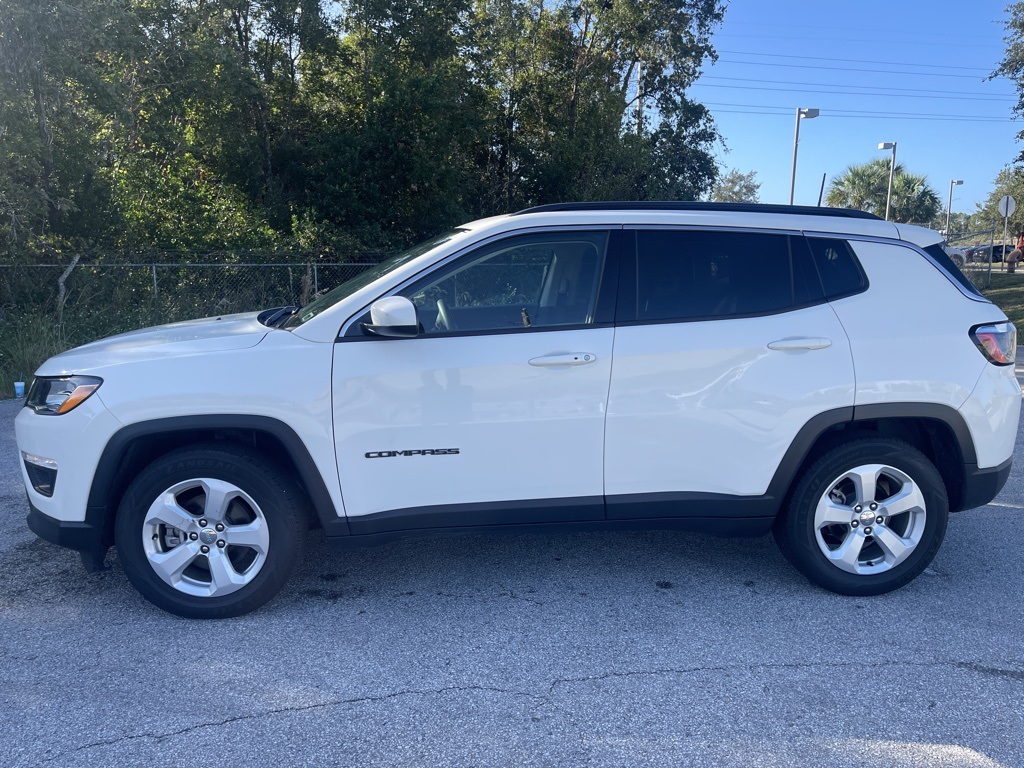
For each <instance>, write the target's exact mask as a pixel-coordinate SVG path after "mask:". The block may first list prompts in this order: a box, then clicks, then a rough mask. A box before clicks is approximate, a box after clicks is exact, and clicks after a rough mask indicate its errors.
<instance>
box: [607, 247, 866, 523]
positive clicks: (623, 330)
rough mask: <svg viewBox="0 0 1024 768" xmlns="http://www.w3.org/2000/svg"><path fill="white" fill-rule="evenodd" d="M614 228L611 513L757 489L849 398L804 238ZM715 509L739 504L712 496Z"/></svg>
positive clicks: (831, 320)
mask: <svg viewBox="0 0 1024 768" xmlns="http://www.w3.org/2000/svg"><path fill="white" fill-rule="evenodd" d="M625 234H626V238H625V243H626V245H624V252H623V253H624V255H623V271H622V276H621V278H620V294H619V308H618V312H617V328H616V339H615V364H614V369H613V373H612V381H611V390H610V398H609V405H608V419H607V430H606V436H605V443H606V456H605V490H606V493H607V502H608V516H609V518H613V519H614V518H631V517H677V516H690V515H698V516H699V515H701V514H703V513H706V512H707V511H708V509H710V508H708V507H706V505H705V507H702V505H701V504H700V503H697V504H683V503H682V502H687V501H691V502H709V501H711V502H714V501H718V502H722V501H728V499H738V498H749V499H756V498H757V497H760V496H761V495H763V494H765V493H766V491H767V489H768V486H769V483H770V482H771V480H772V477H773V475H774V474H775V470H776V469H777V468H778V466H779V464H780V462H781V460H782V457H783V455H784V454H785V452H786V450H787V449H788V448H789V446H790V444H791V443H792V442H793V439H794V437H795V436H796V434H797V432H798V431H799V430H800V429H801V427H803V426H804V425H805V424H806V423H807V422H808V421H809V420H810V419H811V418H812V417H814V416H815V415H817V414H820V413H822V412H824V411H828V410H831V409H836V408H843V407H848V406H852V405H853V394H854V371H853V362H852V359H851V354H850V345H849V342H848V340H847V336H846V333H845V332H844V330H843V328H842V326H841V324H840V323H839V320H838V319H837V317H836V315H835V312H833V310H832V308H831V307H830V306H829V304H828V303H827V302H826V301H825V299H824V296H823V290H822V286H821V280H820V278H819V275H818V270H817V269H816V267H815V264H814V259H813V256H812V254H811V252H810V250H809V248H808V245H807V243H806V242H805V239H804V238H803V237H802V236H801V235H799V234H785V233H766V232H737V231H716V230H696V229H646V228H641V229H636V230H634V231H629V230H627V232H626V233H625ZM627 254H628V256H627ZM702 509H703V512H702ZM723 513H724V514H727V515H729V514H733V515H736V516H744V515H745V514H747V513H746V512H745V511H744V508H743V507H742V505H738V506H730V505H729V504H724V505H722V504H718V505H717V506H716V508H715V511H714V514H716V515H717V514H723Z"/></svg>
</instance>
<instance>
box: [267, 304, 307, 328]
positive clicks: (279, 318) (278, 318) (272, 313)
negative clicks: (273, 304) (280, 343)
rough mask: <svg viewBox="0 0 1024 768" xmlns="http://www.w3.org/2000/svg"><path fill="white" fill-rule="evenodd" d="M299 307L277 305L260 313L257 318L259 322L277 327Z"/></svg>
mask: <svg viewBox="0 0 1024 768" xmlns="http://www.w3.org/2000/svg"><path fill="white" fill-rule="evenodd" d="M300 309H301V307H295V306H290V307H277V308H276V309H268V310H266V311H265V312H262V313H260V315H259V317H258V318H257V319H258V320H259V321H260V322H261V323H263V324H264V325H266V326H268V327H270V328H277V327H279V326H281V325H282V324H283V323H284V321H285V320H287V319H288V318H289V317H291V316H292V315H294V314H295V313H296V312H298V311H299V310H300Z"/></svg>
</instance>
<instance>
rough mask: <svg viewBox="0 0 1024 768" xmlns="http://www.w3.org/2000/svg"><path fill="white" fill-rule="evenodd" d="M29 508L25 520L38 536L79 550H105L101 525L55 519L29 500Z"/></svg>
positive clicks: (90, 551)
mask: <svg viewBox="0 0 1024 768" xmlns="http://www.w3.org/2000/svg"><path fill="white" fill-rule="evenodd" d="M29 509H30V511H29V513H28V517H27V518H26V522H27V523H28V527H29V528H30V529H31V531H32V533H34V534H35V535H36V536H38V537H39V538H41V539H44V540H45V541H49V542H50V543H52V544H57V545H59V546H62V547H67V548H68V549H75V550H78V551H79V552H89V553H92V552H97V551H99V550H103V551H104V552H105V551H106V550H107V545H106V544H104V542H103V526H102V525H94V524H92V523H89V522H84V523H80V522H68V521H66V520H56V519H54V518H52V517H50V516H49V515H47V514H46V513H44V512H41V511H40V510H38V509H37V508H36V507H35V506H34V505H33V504H32V502H31V501H30V502H29Z"/></svg>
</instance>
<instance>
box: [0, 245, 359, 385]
mask: <svg viewBox="0 0 1024 768" xmlns="http://www.w3.org/2000/svg"><path fill="white" fill-rule="evenodd" d="M377 261H379V259H377V258H374V260H372V261H371V260H360V261H348V262H346V261H343V260H341V259H336V258H335V259H323V258H313V257H311V256H309V255H306V254H284V255H280V254H273V255H262V256H261V255H260V254H245V255H242V256H240V255H238V254H234V255H220V256H212V257H211V256H209V255H206V256H203V257H201V260H200V259H196V260H193V261H189V260H186V259H180V258H179V259H178V260H167V259H164V260H156V259H154V260H151V261H148V262H145V261H142V260H139V259H131V258H125V257H120V258H116V257H114V258H112V257H109V256H104V257H95V256H93V257H88V256H83V257H79V258H78V259H71V260H68V261H67V262H65V263H63V264H57V263H42V262H38V261H31V260H24V261H20V262H16V263H7V264H0V396H4V395H7V394H9V393H10V392H9V390H10V389H11V388H10V382H13V381H14V380H16V379H18V378H19V377H20V376H22V375H24V376H28V377H31V373H32V371H34V370H35V367H36V366H38V365H39V363H41V362H42V361H43V360H45V359H46V358H47V357H49V356H51V355H53V354H55V353H57V352H59V351H62V350H63V349H66V348H68V347H70V346H75V345H77V344H82V343H85V342H88V341H92V340H94V339H98V338H102V337H104V336H109V335H111V334H114V333H120V332H123V331H128V330H133V329H135V328H142V327H145V326H149V325H156V324H160V323H168V322H174V321H177V320H190V319H194V318H199V317H210V316H216V315H225V314H231V313H235V312H249V311H253V310H259V309H266V308H268V307H279V306H285V305H289V304H299V305H301V304H305V303H308V302H309V301H310V300H311V299H313V298H314V297H315V296H317V295H318V294H320V293H323V292H325V291H327V290H330V289H331V288H333V287H334V286H336V285H339V284H341V283H343V282H345V281H346V280H348V279H350V278H352V277H354V276H355V275H357V274H359V272H361V271H362V270H364V269H365V268H366V267H368V266H371V265H372V264H374V263H377Z"/></svg>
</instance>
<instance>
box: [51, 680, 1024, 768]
mask: <svg viewBox="0 0 1024 768" xmlns="http://www.w3.org/2000/svg"><path fill="white" fill-rule="evenodd" d="M836 666H857V667H858V668H864V667H865V666H867V667H870V668H874V669H884V668H888V667H915V668H921V669H934V668H942V667H947V668H948V667H953V668H955V669H962V670H964V671H967V672H972V673H975V674H978V675H984V676H989V677H997V678H999V679H1002V680H1009V681H1013V682H1021V681H1024V671H1021V670H1018V669H1013V668H1012V665H1008V666H1011V668H1003V667H992V666H986V665H982V664H978V663H977V662H970V661H935V662H920V663H912V662H903V661H887V662H876V663H874V664H868V665H865V664H861V663H857V664H853V663H850V664H845V665H844V664H839V665H837V664H835V663H834V662H793V663H784V664H732V665H729V664H726V665H712V666H694V667H666V668H661V669H645V670H631V671H625V672H606V673H603V674H599V675H582V676H579V677H560V678H555V679H554V680H552V681H551V683H550V684H549V685H548V689H547V693H546V694H538V693H528V692H524V691H517V690H510V689H506V688H497V687H493V686H483V685H469V686H447V687H444V688H429V689H418V690H402V691H394V692H392V693H386V694H381V695H377V696H357V697H354V698H351V699H334V700H331V701H323V702H319V703H316V704H307V705H303V706H294V707H281V708H279V709H270V710H266V711H263V712H255V713H252V714H245V715H237V716H234V717H228V718H225V719H223V720H219V721H216V722H209V723H196V724H194V725H190V726H187V727H185V728H180V729H178V730H175V731H168V732H166V733H138V734H130V735H126V736H119V737H117V738H112V739H104V740H100V741H94V742H90V743H88V744H83V745H81V746H79V747H75V748H74V749H72V750H68V751H62V752H59V753H57V754H55V755H53V756H51V757H48V758H46V759H44V760H43V761H42V762H43V763H50V762H53V761H54V760H58V759H61V758H64V757H68V756H70V755H74V754H77V753H80V752H84V751H86V750H90V749H95V748H97V747H107V746H112V745H114V744H119V743H123V742H126V741H137V740H140V739H152V740H154V741H156V742H157V743H159V742H161V741H165V740H166V739H170V738H174V737H175V736H181V735H183V734H186V733H191V732H193V731H197V730H202V729H205V728H219V727H221V726H224V725H230V724H232V723H237V722H244V721H247V720H258V719H262V718H265V717H273V716H275V715H280V714H287V713H293V712H309V711H313V710H317V709H328V708H331V707H340V706H346V705H352V704H366V703H374V702H381V701H388V700H391V699H396V698H400V697H403V696H436V695H441V694H445V693H453V692H485V693H499V694H503V695H507V696H517V697H521V698H525V699H532V700H535V701H536V704H535V706H533V707H532V708H531V709H530V713H531V719H532V720H533V721H534V722H539V721H540V718H538V717H533V715H534V714H535V713H536V712H537V711H538V710H539V709H541V708H542V707H544V706H545V705H551V704H552V699H553V698H554V696H555V692H556V690H557V688H558V687H559V686H561V685H568V684H572V683H588V682H600V681H602V680H612V679H619V678H630V677H658V676H662V675H691V674H697V673H701V672H742V671H767V670H782V669H786V670H794V669H821V668H826V667H827V668H829V669H835V668H836ZM556 709H557V707H556ZM579 746H580V749H581V750H583V752H584V756H585V757H587V759H589V756H590V755H589V749H588V746H587V745H586V744H585V743H581V744H580V745H579Z"/></svg>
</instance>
